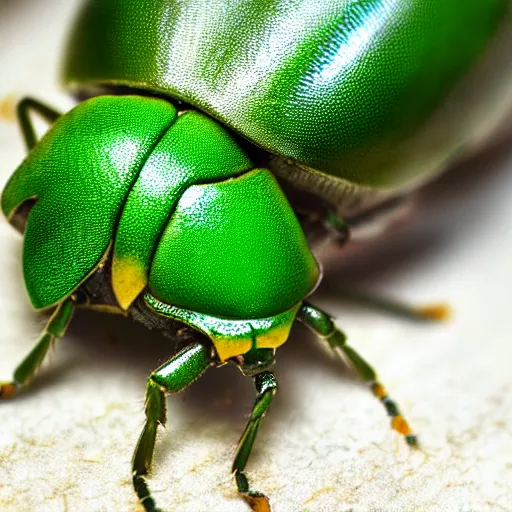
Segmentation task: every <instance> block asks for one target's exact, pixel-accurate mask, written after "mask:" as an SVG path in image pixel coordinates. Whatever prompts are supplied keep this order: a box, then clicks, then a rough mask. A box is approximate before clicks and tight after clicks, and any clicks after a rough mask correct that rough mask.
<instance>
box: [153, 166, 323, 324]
mask: <svg viewBox="0 0 512 512" xmlns="http://www.w3.org/2000/svg"><path fill="white" fill-rule="evenodd" d="M318 278H319V272H318V267H317V265H316V262H315V260H314V258H313V256H312V255H311V252H310V250H309V247H308V244H307V241H306V238H305V236H304V233H303V232H302V229H301V227H300V225H299V222H298V220H297V218H296V217H295V215H294V213H293V211H292V209H291V208H290V205H289V204H288V202H287V200H286V198H285V196H284V194H283V192H282V191H281V189H280V188H279V185H278V184H277V182H276V180H275V178H274V177H273V175H272V173H270V172H269V171H268V170H266V169H258V170H254V171H251V172H249V173H246V174H243V175H242V176H240V177H239V178H236V179H232V180H228V181H224V182H221V183H211V184H207V185H196V186H192V187H190V188H188V189H187V190H186V192H185V193H184V194H183V196H182V197H181V199H180V201H179V203H178V205H177V207H176V211H175V212H174V213H173V215H172V217H171V220H170V222H169V224H168V225H167V228H166V230H165V232H164V234H163V236H162V238H161V240H160V243H159V244H158V248H157V250H156V254H155V257H154V260H153V266H152V268H151V275H150V280H149V291H150V293H151V294H153V295H154V296H155V297H156V298H157V299H159V300H160V301H162V302H165V303H167V304H173V305H175V306H178V307H182V308H186V309H189V310H192V311H194V312H197V313H204V314H209V315H215V316H217V317H222V318H243V319H248V318H265V317H270V316H274V315H277V314H279V313H282V312H283V311H287V310H289V309H290V308H292V307H293V306H295V305H296V304H297V303H298V302H299V301H300V300H302V299H303V298H304V297H305V296H306V295H308V294H309V293H310V292H311V290H312V289H313V288H314V287H315V286H316V283H317V282H318Z"/></svg>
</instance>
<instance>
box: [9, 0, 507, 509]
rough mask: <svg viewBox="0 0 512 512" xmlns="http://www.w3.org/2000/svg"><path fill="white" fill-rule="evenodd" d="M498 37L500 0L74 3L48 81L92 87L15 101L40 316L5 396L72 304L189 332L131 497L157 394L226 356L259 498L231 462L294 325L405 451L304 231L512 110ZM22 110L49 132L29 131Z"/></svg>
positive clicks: (349, 214) (251, 500) (16, 220)
mask: <svg viewBox="0 0 512 512" xmlns="http://www.w3.org/2000/svg"><path fill="white" fill-rule="evenodd" d="M468 27H471V30H468ZM511 28H512V2H511V1H510V0H486V1H485V2H483V1H479V0H472V1H468V0H452V1H450V2H446V1H445V0H429V1H425V0H324V1H320V2H315V3H312V2H309V1H307V0H294V1H292V0H271V1H262V0H259V1H254V2H238V3H237V2H228V1H225V0H224V1H223V0H217V1H214V2H211V1H210V2H203V1H202V0H188V1H185V2H177V1H172V0H143V1H140V0H139V1H135V0H103V1H101V2H100V1H90V2H88V3H87V4H86V5H85V7H84V9H83V11H82V12H81V14H80V16H79V17H78V19H77V22H76V24H75V26H74V29H73V31H72V34H71V38H70V41H69V45H68V51H67V56H66V61H65V65H64V81H65V83H66V84H67V85H68V86H69V88H70V90H72V91H74V92H75V93H76V94H78V95H79V96H81V97H90V98H89V99H86V100H85V101H84V102H82V103H81V104H79V105H78V106H77V107H76V108H74V109H73V110H72V111H71V112H69V113H67V114H65V115H62V116H61V115H60V114H59V113H57V112H55V111H54V110H53V109H51V108H49V107H47V106H45V105H43V104H41V103H39V102H36V101H34V100H31V99H26V100H24V101H22V102H21V103H20V104H19V107H18V115H19V119H20V124H21V127H22V130H23V133H24V136H25V140H26V143H27V146H28V147H29V149H30V153H29V156H28V157H27V158H26V160H25V161H24V162H23V163H22V164H21V165H20V167H19V168H18V169H17V170H16V172H15V173H14V175H13V176H12V178H11V179H10V181H9V183H8V184H7V186H6V188H5V190H4V192H3V194H2V201H1V206H2V210H3V212H4V214H5V215H6V216H7V218H8V219H9V221H10V222H11V223H12V224H13V225H14V226H15V227H17V228H18V229H19V230H20V231H23V232H24V252H23V270H24V275H25V282H26V286H27V290H28V294H29V296H30V299H31V301H32V303H33V305H34V307H35V308H36V309H38V310H45V309H50V308H54V309H55V311H54V313H53V315H52V317H51V318H50V320H49V322H48V324H47V326H46V329H45V331H44V333H43V335H42V336H41V338H40V340H39V341H38V343H37V345H36V346H35V348H34V349H33V351H32V352H31V353H30V354H29V355H28V356H27V358H26V359H25V360H24V361H23V362H22V363H21V364H20V365H19V366H18V368H17V369H16V370H15V372H14V378H13V380H12V381H11V382H8V383H4V384H1V385H0V396H1V397H2V398H9V397H12V396H14V395H15V394H16V393H17V392H18V391H19V390H21V389H22V388H23V386H24V385H25V384H26V383H27V382H28V381H29V380H30V379H31V377H33V375H34V374H35V372H36V371H37V368H38V367H39V365H40V363H41V362H42V360H43V359H44V357H45V355H46V353H47V352H48V349H49V347H50V345H51V343H52V341H53V340H54V339H55V338H58V337H61V336H63V335H64V333H65V330H66V327H67V325H68V323H69V320H70V318H71V315H72V312H73V310H74V308H75V307H76V306H84V307H89V308H97V309H100V310H104V311H115V312H120V313H122V314H125V315H130V316H132V317H133V318H135V319H136V320H138V321H141V322H143V323H144V324H145V325H147V326H148V327H149V328H156V329H159V330H161V331H162V332H164V333H165V334H167V335H169V336H171V337H173V338H178V339H179V338H183V339H184V340H185V341H186V343H185V345H186V346H185V348H183V349H182V350H181V351H179V352H178V353H177V354H176V355H174V356H173V357H171V358H170V359H169V361H167V362H166V363H165V364H164V365H162V366H161V367H160V368H159V369H157V370H156V371H155V372H153V373H152V374H151V375H150V377H149V379H148V385H147V391H146V407H145V412H146V423H145V426H144V429H143V432H142V434H141V436H140V439H139V442H138V444H137V447H136V449H135V453H134V457H133V467H132V470H133V484H134V487H135V490H136V492H137V495H138V496H139V498H140V500H141V502H142V504H143V505H144V507H145V509H146V510H147V511H155V510H157V509H156V505H155V502H154V500H153V498H152V497H151V494H150V491H149V489H148V486H147V482H146V478H145V475H146V474H147V473H148V471H149V469H150V466H151V460H152V456H153V450H154V443H155V437H156V431H157V427H158V425H159V424H162V425H163V424H165V419H166V415H165V400H164V398H165V393H174V392H178V391H180V390H181V389H183V388H185V387H186V386H187V385H189V384H191V383H192V382H193V381H195V380H196V379H197V378H198V377H199V376H201V375H202V374H203V373H204V372H205V371H206V370H207V369H208V368H210V367H211V366H219V365H222V364H225V363H226V362H234V363H235V364H237V365H238V366H239V367H240V369H241V370H242V372H243V373H244V374H246V375H249V376H251V377H253V379H254V383H255V387H256V391H257V399H256V403H255V405H254V408H253V412H252V414H251V416H250V418H249V421H248V424H247V427H246V429H245V431H244V433H243V435H242V437H241V439H240V442H239V444H238V449H237V452H236V455H235V461H234V463H233V472H234V474H235V479H236V483H237V487H238V491H239V493H240V494H241V496H242V497H243V498H244V499H245V500H246V501H247V503H248V504H249V505H250V506H251V508H253V510H256V511H264V510H269V502H268V499H267V498H266V497H265V496H264V495H263V494H260V493H258V492H256V491H253V490H251V489H250V488H249V484H248V481H247V478H246V476H245V473H244V469H245V466H246V463H247V460H248V458H249V455H250V452H251V449H252V446H253V443H254V440H255V437H256V433H257V430H258V427H259V424H260V420H261V418H262V417H263V415H264V414H265V413H266V411H267V409H268V407H269V405H270V403H271V402H272V398H273V396H274V394H275V391H276V389H277V382H276V379H275V377H274V374H273V365H274V356H275V351H276V349H277V348H278V347H279V346H280V345H282V344H283V343H284V342H285V341H286V340H287V339H288V336H289V332H290V329H291V326H292V325H293V323H294V322H295V321H296V320H299V321H301V322H302V323H304V324H306V325H307V326H308V327H310V328H311V329H312V330H313V331H314V332H315V333H316V334H317V335H318V336H319V337H321V338H324V339H325V340H326V341H327V342H328V344H329V345H330V346H331V347H332V348H333V349H336V350H338V351H340V352H341V353H342V355H344V357H345V359H346V360H347V361H348V362H349V363H350V365H351V366H352V367H353V368H354V369H355V371H356V372H357V373H358V374H359V375H360V377H361V378H362V379H363V380H364V381H365V382H367V383H368V384H369V385H370V387H371V389H372V392H373V393H374V394H375V395H376V396H377V398H379V399H380V400H381V401H382V403H383V404H384V406H385V408H386V410H387V411H388V414H389V415H390V417H391V419H392V427H393V428H394V429H395V430H397V431H398V432H399V433H401V434H403V435H404V436H405V439H406V441H407V442H408V443H409V444H410V445H411V446H416V445H417V439H416V436H415V435H414V434H413V433H412V431H411V429H410V428H409V426H408V424H407V422H406V420H405V419H404V418H403V417H402V416H401V414H400V412H399V409H398V407H397V405H396V404H395V402H393V400H391V399H390V398H389V396H388V395H387V392H386V391H385V388H384V387H383V386H382V385H381V384H380V383H379V382H378V380H377V377H376V374H375V371H374V370H373V369H372V368H371V366H370V365H369V364H368V363H366V362H365V361H364V359H362V358H361V356H359V355H358V353H357V352H356V351H355V350H354V349H353V348H351V347H350V346H349V345H347V343H346V341H345V336H344V335H343V333H342V332H341V331H340V330H339V329H338V328H336V326H335V325H334V323H333V321H332V319H331V318H330V317H329V316H328V315H327V314H326V313H324V312H323V311H321V310H320V309H318V308H316V307H314V306H313V305H311V304H309V303H308V302H305V299H306V298H307V296H308V295H310V294H311V293H312V292H313V290H314V289H315V286H316V285H317V284H318V282H319V280H320V277H321V272H320V270H319V266H318V264H317V262H316V260H315V258H314V257H313V255H312V252H311V249H310V247H309V243H310V242H311V241H312V240H313V238H314V237H315V236H316V235H318V234H320V235H321V236H323V237H325V236H336V237H338V238H339V239H341V240H346V239H347V236H348V234H353V232H354V231H355V228H356V226H358V225H359V224H360V223H361V222H363V223H364V222H365V221H366V220H368V219H370V220H371V219H373V218H374V217H377V216H378V214H379V212H381V211H386V212H388V211H390V210H391V209H392V208H393V206H394V205H395V204H396V203H397V199H400V198H401V197H402V196H404V195H405V194H406V193H407V192H409V191H411V190H413V189H415V188H418V187H419V186H420V185H422V184H423V183H424V182H426V181H427V180H429V179H430V178H432V177H433V176H434V175H435V174H437V173H439V172H440V171H441V170H442V169H443V168H444V167H445V166H446V165H447V164H448V163H449V162H451V161H452V160H453V159H454V158H455V157H456V156H458V155H459V154H460V153H461V152H462V151H465V150H466V149H467V148H468V147H471V146H472V145H474V144H476V143H478V142H479V141H480V140H482V139H483V138H484V137H485V136H486V134H487V133H488V132H489V131H490V130H491V129H492V128H493V127H494V126H495V125H496V124H497V123H498V121H499V120H500V117H501V116H502V114H503V112H504V111H505V110H506V108H508V107H511V106H512V97H511V96H512V95H511V94H510V92H509V91H510V90H512V89H511V88H512V64H511V63H510V59H509V55H510V50H511V48H512V30H511ZM482 84H485V87H483V85H482ZM504 107H505V108H504ZM32 110H35V111H37V112H39V114H42V115H43V116H44V117H46V118H47V119H48V120H49V121H50V122H52V123H53V126H52V127H51V129H50V130H49V131H48V133H47V134H46V135H45V136H44V137H43V138H42V139H41V140H40V141H36V137H35V132H34V129H33V127H32V125H31V122H30V112H31V111H32ZM282 188H284V189H285V191H286V195H285V194H284V193H283V191H282ZM299 220H300V222H299ZM301 223H302V227H301ZM303 228H304V230H305V231H306V234H305V233H304V231H303ZM306 235H307V236H308V237H309V241H308V238H307V236H306Z"/></svg>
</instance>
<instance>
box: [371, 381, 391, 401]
mask: <svg viewBox="0 0 512 512" xmlns="http://www.w3.org/2000/svg"><path fill="white" fill-rule="evenodd" d="M372 392H373V394H374V395H375V396H376V397H377V398H379V399H380V400H382V399H383V398H386V397H387V396H388V393H387V391H386V388H385V387H384V386H383V385H382V384H379V383H378V382H375V383H374V384H373V385H372Z"/></svg>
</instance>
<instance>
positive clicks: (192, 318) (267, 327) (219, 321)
mask: <svg viewBox="0 0 512 512" xmlns="http://www.w3.org/2000/svg"><path fill="white" fill-rule="evenodd" d="M144 300H145V302H146V304H147V305H148V306H149V307H150V308H151V309H152V310H153V311H155V312H156V313H158V314H160V315H163V316H166V317H168V318H173V319H175V320H179V321H180V322H183V323H184V324H186V325H189V326H190V327H192V328H195V329H197V330H198V331H201V332H202V333H204V334H205V335H206V336H208V337H209V338H210V339H211V340H212V343H213V346H214V347H215V350H216V352H217V355H218V356H219V359H220V361H221V362H225V361H227V360H228V359H231V358H232V357H237V356H241V355H243V354H245V353H247V352H249V350H251V349H252V348H253V347H256V348H277V347H279V346H280V345H282V344H283V343H284V342H285V341H286V340H287V339H288V335H289V333H290V329H291V327H292V325H293V322H294V321H295V317H296V315H297V311H298V309H299V307H300V303H299V304H296V305H295V306H294V307H293V308H291V309H289V310H288V311H285V312H284V313H280V314H279V315H276V316H271V317H268V318H256V319H248V320H236V319H230V318H219V317H215V316H212V315H206V314H204V313H197V312H195V311H190V310H188V309H183V308H179V307H177V306H172V305H171V304H165V303H164V302H161V301H159V300H158V299H157V298H155V297H153V296H152V295H150V294H149V293H148V294H146V295H145V296H144Z"/></svg>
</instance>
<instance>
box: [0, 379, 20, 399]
mask: <svg viewBox="0 0 512 512" xmlns="http://www.w3.org/2000/svg"><path fill="white" fill-rule="evenodd" d="M16 391H17V388H16V384H13V383H12V382H6V383H5V384H0V398H12V397H13V396H14V395H15V394H16Z"/></svg>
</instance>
